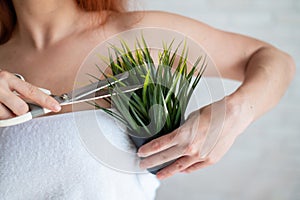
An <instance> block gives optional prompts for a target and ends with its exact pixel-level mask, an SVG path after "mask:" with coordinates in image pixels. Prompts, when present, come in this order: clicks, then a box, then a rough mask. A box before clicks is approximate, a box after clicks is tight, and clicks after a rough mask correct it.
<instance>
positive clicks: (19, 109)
mask: <svg viewBox="0 0 300 200" xmlns="http://www.w3.org/2000/svg"><path fill="white" fill-rule="evenodd" d="M13 91H16V92H18V93H19V94H20V95H19V96H18V95H16V94H15V93H14V92H13ZM22 98H26V99H29V100H31V101H32V102H34V103H36V104H38V105H40V106H42V107H44V108H47V109H49V110H52V111H53V112H58V111H60V105H59V104H58V102H57V101H56V100H55V99H54V98H52V97H50V96H49V95H47V94H45V93H43V92H42V91H40V90H39V89H38V88H37V87H35V86H33V85H31V84H30V83H27V82H25V81H22V80H21V79H19V78H17V77H16V76H15V75H14V74H11V73H9V72H7V71H1V70H0V119H8V118H11V117H14V116H16V115H22V114H25V113H26V112H28V109H29V108H28V105H27V103H26V102H25V101H24V100H23V99H22Z"/></svg>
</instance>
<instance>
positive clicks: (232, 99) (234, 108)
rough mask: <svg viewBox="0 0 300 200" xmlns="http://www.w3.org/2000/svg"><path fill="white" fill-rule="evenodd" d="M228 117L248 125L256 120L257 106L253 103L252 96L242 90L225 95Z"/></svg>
mask: <svg viewBox="0 0 300 200" xmlns="http://www.w3.org/2000/svg"><path fill="white" fill-rule="evenodd" d="M225 102H226V117H232V118H233V119H236V120H237V121H241V120H242V123H245V124H247V125H249V124H251V123H252V122H253V121H255V106H254V105H253V104H252V103H251V101H250V98H249V97H248V95H246V94H245V93H243V92H241V90H237V91H236V92H234V93H232V94H230V95H229V96H227V97H225Z"/></svg>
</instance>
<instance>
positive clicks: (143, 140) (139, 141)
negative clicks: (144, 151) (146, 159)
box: [129, 133, 176, 174]
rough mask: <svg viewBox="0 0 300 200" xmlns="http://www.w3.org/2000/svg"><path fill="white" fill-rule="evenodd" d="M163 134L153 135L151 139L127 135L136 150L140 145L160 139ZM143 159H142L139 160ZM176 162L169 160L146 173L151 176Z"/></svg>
mask: <svg viewBox="0 0 300 200" xmlns="http://www.w3.org/2000/svg"><path fill="white" fill-rule="evenodd" d="M162 135H163V134H159V133H158V134H156V135H153V136H151V137H138V136H134V135H129V136H130V138H131V140H132V141H133V143H134V144H135V146H136V148H137V149H139V148H140V147H141V146H142V145H144V144H146V143H148V142H150V141H151V140H153V139H156V138H158V137H161V136H162ZM141 159H143V158H141ZM175 161H176V159H175V160H171V161H168V162H166V163H163V164H161V165H158V166H155V167H152V168H149V169H147V171H149V172H150V173H152V174H156V173H157V172H158V171H160V170H161V169H163V168H164V167H166V166H168V165H170V164H172V163H174V162H175Z"/></svg>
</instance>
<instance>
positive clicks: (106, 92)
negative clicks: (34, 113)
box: [64, 84, 143, 105]
mask: <svg viewBox="0 0 300 200" xmlns="http://www.w3.org/2000/svg"><path fill="white" fill-rule="evenodd" d="M142 87H143V84H140V85H133V86H125V87H118V89H112V88H108V89H102V90H100V91H97V92H95V93H92V94H89V95H86V96H84V97H82V98H79V99H76V100H74V101H72V102H69V103H65V104H64V105H68V104H75V103H81V102H85V101H92V100H97V99H102V98H106V97H110V96H113V95H117V94H119V93H128V92H134V91H136V90H138V89H140V88H142Z"/></svg>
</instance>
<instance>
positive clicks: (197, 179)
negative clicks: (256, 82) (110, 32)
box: [141, 0, 300, 200]
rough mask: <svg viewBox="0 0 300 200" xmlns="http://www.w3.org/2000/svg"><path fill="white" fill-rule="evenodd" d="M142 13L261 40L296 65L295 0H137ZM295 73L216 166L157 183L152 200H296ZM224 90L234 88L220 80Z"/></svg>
mask: <svg viewBox="0 0 300 200" xmlns="http://www.w3.org/2000/svg"><path fill="white" fill-rule="evenodd" d="M141 6H142V8H144V9H150V10H164V11H169V12H175V13H178V14H182V15H185V16H188V17H192V18H195V19H198V20H200V21H203V22H205V23H208V24H210V25H212V26H214V27H217V28H220V29H225V30H228V31H233V32H238V33H242V34H246V35H250V36H253V37H256V38H259V39H261V40H265V41H267V42H269V43H271V44H273V45H275V46H277V47H279V48H280V49H283V50H285V51H287V52H288V53H290V54H291V55H292V56H293V57H294V58H295V60H296V63H297V65H298V66H299V64H300V1H299V0H276V1H273V0H222V1H220V0H187V1H182V0H143V1H142V3H141ZM299 75H300V72H299V70H298V71H297V75H296V77H295V79H294V81H293V83H292V85H291V86H290V88H289V90H288V92H287V93H286V95H285V97H284V98H283V99H282V101H281V102H280V104H279V105H278V106H277V107H276V108H275V109H274V110H272V111H271V112H269V113H268V114H266V115H265V116H263V117H262V118H261V119H260V120H259V121H257V122H255V123H254V124H253V125H251V127H249V128H248V129H247V130H246V132H245V133H244V134H243V135H241V136H240V137H239V138H238V139H237V141H236V143H235V144H234V146H233V147H232V149H231V150H230V151H229V153H228V154H227V155H226V156H225V157H224V158H223V159H222V160H221V161H220V162H219V163H218V164H216V165H214V166H212V167H209V168H206V169H203V170H200V171H198V172H196V173H192V174H190V175H183V174H180V175H176V176H174V177H172V178H170V179H168V180H166V181H163V182H162V186H161V188H160V189H159V191H158V195H157V200H165V199H172V200H182V199H188V200H199V199H204V200H266V199H268V200H269V199H270V200H277V199H278V200H298V199H300V155H299V153H300V104H299V103H300V88H299V87H300V77H299ZM225 86H226V90H227V91H229V92H230V91H233V90H234V88H236V87H237V84H236V83H233V82H230V81H226V82H225Z"/></svg>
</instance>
